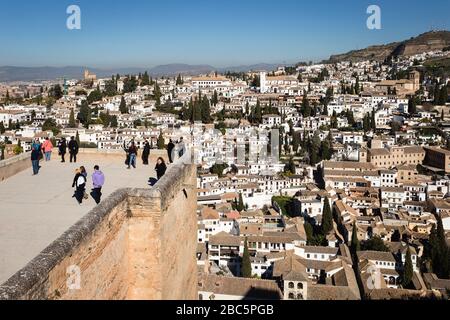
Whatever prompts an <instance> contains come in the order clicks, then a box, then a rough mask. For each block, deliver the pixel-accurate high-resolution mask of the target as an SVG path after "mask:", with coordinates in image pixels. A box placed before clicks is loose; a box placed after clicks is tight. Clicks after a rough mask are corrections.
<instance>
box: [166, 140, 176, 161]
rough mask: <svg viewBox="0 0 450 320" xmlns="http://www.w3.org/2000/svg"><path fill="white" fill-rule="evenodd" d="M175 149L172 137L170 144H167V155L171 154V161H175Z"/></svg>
mask: <svg viewBox="0 0 450 320" xmlns="http://www.w3.org/2000/svg"><path fill="white" fill-rule="evenodd" d="M173 149H175V145H174V144H173V141H172V139H170V141H169V144H168V145H167V155H168V156H169V163H173V155H172V153H173Z"/></svg>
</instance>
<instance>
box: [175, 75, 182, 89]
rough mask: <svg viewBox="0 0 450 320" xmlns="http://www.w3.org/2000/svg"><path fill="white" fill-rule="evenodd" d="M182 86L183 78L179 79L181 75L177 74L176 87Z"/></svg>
mask: <svg viewBox="0 0 450 320" xmlns="http://www.w3.org/2000/svg"><path fill="white" fill-rule="evenodd" d="M182 84H183V78H181V74H178V77H177V81H176V85H177V86H181V85H182Z"/></svg>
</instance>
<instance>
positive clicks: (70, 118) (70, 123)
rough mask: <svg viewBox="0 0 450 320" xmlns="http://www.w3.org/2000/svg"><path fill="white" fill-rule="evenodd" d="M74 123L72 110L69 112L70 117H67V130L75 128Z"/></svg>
mask: <svg viewBox="0 0 450 320" xmlns="http://www.w3.org/2000/svg"><path fill="white" fill-rule="evenodd" d="M75 126H76V123H75V113H74V111H73V109H71V110H70V115H69V128H75Z"/></svg>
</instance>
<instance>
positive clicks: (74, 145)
mask: <svg viewBox="0 0 450 320" xmlns="http://www.w3.org/2000/svg"><path fill="white" fill-rule="evenodd" d="M78 150H79V145H78V142H77V140H75V137H71V138H70V141H69V153H70V162H72V161H73V162H75V163H77V154H78Z"/></svg>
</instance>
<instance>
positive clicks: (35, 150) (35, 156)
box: [31, 139, 42, 176]
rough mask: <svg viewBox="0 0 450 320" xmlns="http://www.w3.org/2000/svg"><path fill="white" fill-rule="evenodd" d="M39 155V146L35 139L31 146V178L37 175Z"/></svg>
mask: <svg viewBox="0 0 450 320" xmlns="http://www.w3.org/2000/svg"><path fill="white" fill-rule="evenodd" d="M41 155H42V153H41V144H40V143H39V140H38V139H36V140H35V141H34V142H33V144H32V145H31V165H32V168H33V176H35V175H37V174H39V169H40V166H39V160H40V158H41Z"/></svg>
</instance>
